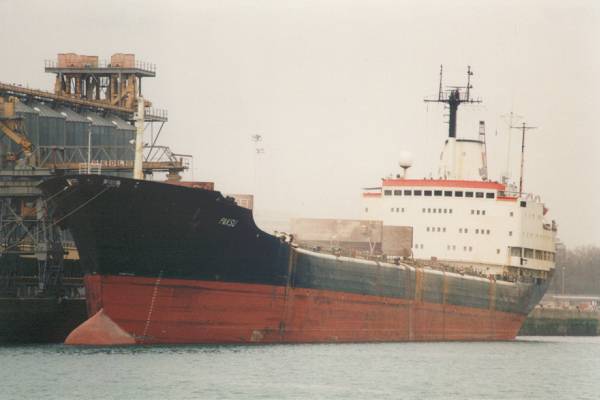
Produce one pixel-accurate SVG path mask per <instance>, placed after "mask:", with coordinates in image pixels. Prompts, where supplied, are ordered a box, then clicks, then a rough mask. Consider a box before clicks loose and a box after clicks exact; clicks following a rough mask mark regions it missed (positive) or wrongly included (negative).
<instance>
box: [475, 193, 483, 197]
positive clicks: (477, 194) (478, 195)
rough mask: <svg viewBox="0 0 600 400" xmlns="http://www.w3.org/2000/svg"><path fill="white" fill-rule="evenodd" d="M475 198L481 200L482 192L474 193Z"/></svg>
mask: <svg viewBox="0 0 600 400" xmlns="http://www.w3.org/2000/svg"><path fill="white" fill-rule="evenodd" d="M475 197H477V198H478V199H483V192H476V193H475Z"/></svg>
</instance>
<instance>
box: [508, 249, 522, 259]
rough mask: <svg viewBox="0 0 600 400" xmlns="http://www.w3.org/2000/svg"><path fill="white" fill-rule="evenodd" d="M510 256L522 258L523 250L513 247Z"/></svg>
mask: <svg viewBox="0 0 600 400" xmlns="http://www.w3.org/2000/svg"><path fill="white" fill-rule="evenodd" d="M510 255H511V256H513V257H521V248H520V247H511V248H510Z"/></svg>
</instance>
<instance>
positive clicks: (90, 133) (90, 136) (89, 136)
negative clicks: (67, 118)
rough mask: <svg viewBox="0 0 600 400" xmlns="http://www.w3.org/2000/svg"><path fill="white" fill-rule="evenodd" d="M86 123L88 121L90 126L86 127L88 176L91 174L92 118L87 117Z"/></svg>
mask: <svg viewBox="0 0 600 400" xmlns="http://www.w3.org/2000/svg"><path fill="white" fill-rule="evenodd" d="M87 119H88V121H90V125H89V126H88V148H87V174H88V175H90V174H91V173H92V166H91V164H92V122H93V120H92V118H91V117H87Z"/></svg>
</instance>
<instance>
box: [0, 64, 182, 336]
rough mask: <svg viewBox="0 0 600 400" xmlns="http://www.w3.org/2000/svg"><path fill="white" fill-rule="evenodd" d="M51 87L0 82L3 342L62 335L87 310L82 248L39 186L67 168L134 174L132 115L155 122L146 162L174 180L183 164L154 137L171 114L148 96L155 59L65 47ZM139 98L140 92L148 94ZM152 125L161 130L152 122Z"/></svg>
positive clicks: (50, 67)
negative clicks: (105, 58) (53, 214)
mask: <svg viewBox="0 0 600 400" xmlns="http://www.w3.org/2000/svg"><path fill="white" fill-rule="evenodd" d="M45 70H46V72H48V73H52V74H55V76H56V81H55V88H54V91H53V92H47V91H43V90H35V89H30V88H25V87H23V86H20V85H14V84H5V83H0V342H13V341H21V342H27V341H35V342H49V341H62V340H64V338H65V337H66V335H67V334H68V333H69V332H70V331H71V330H72V329H73V328H74V327H75V326H77V325H78V324H79V323H80V322H81V321H83V320H85V318H86V317H87V312H86V306H85V291H84V288H83V284H82V273H81V269H80V265H79V254H78V251H77V249H76V247H75V245H74V243H73V240H72V238H71V235H70V234H69V232H68V231H61V230H59V229H58V228H57V226H56V224H55V222H53V221H51V220H49V219H48V213H47V211H48V210H47V206H46V203H45V201H44V200H42V199H41V198H40V194H41V193H40V190H39V189H38V188H37V185H38V184H39V183H40V182H41V181H43V180H44V179H47V178H49V177H52V176H58V175H62V174H67V173H100V172H102V173H104V174H108V175H112V176H123V177H126V176H132V170H133V167H134V158H135V151H134V144H133V140H134V138H135V135H136V126H134V124H133V122H136V123H137V124H138V126H141V127H142V128H141V129H145V128H147V127H150V129H148V130H151V131H152V138H151V144H152V146H150V148H147V149H146V155H145V160H144V163H143V171H144V172H145V173H149V174H151V173H152V172H155V171H163V172H167V173H169V174H170V177H171V178H174V179H177V176H178V173H179V172H180V171H182V170H183V169H184V168H185V167H186V166H185V163H184V161H183V160H182V159H181V158H180V157H176V155H174V154H173V153H172V152H171V151H170V149H168V148H166V147H160V146H155V144H156V139H157V138H158V136H159V135H160V131H161V129H162V126H163V124H164V123H165V122H166V121H167V114H166V112H165V111H162V110H154V109H152V108H151V107H150V106H151V104H150V103H149V102H145V103H144V104H143V107H142V108H141V109H142V110H143V113H142V115H139V114H140V113H139V112H138V113H136V112H135V111H136V110H137V106H138V101H139V100H140V99H141V98H142V97H141V94H142V78H145V77H154V76H155V75H156V70H155V67H154V65H151V64H149V63H143V62H140V61H137V60H136V59H135V56H134V55H132V54H114V55H113V56H112V57H111V59H110V62H101V61H99V59H98V57H97V56H83V55H77V54H59V55H58V57H57V60H55V61H54V60H52V61H46V65H45ZM142 101H143V100H142ZM155 128H156V129H155Z"/></svg>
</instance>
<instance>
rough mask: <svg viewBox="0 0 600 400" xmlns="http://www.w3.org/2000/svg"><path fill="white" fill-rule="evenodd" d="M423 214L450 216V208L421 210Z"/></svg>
mask: <svg viewBox="0 0 600 400" xmlns="http://www.w3.org/2000/svg"><path fill="white" fill-rule="evenodd" d="M423 212H424V213H434V214H435V213H437V214H442V212H443V213H444V214H452V209H451V208H423Z"/></svg>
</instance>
